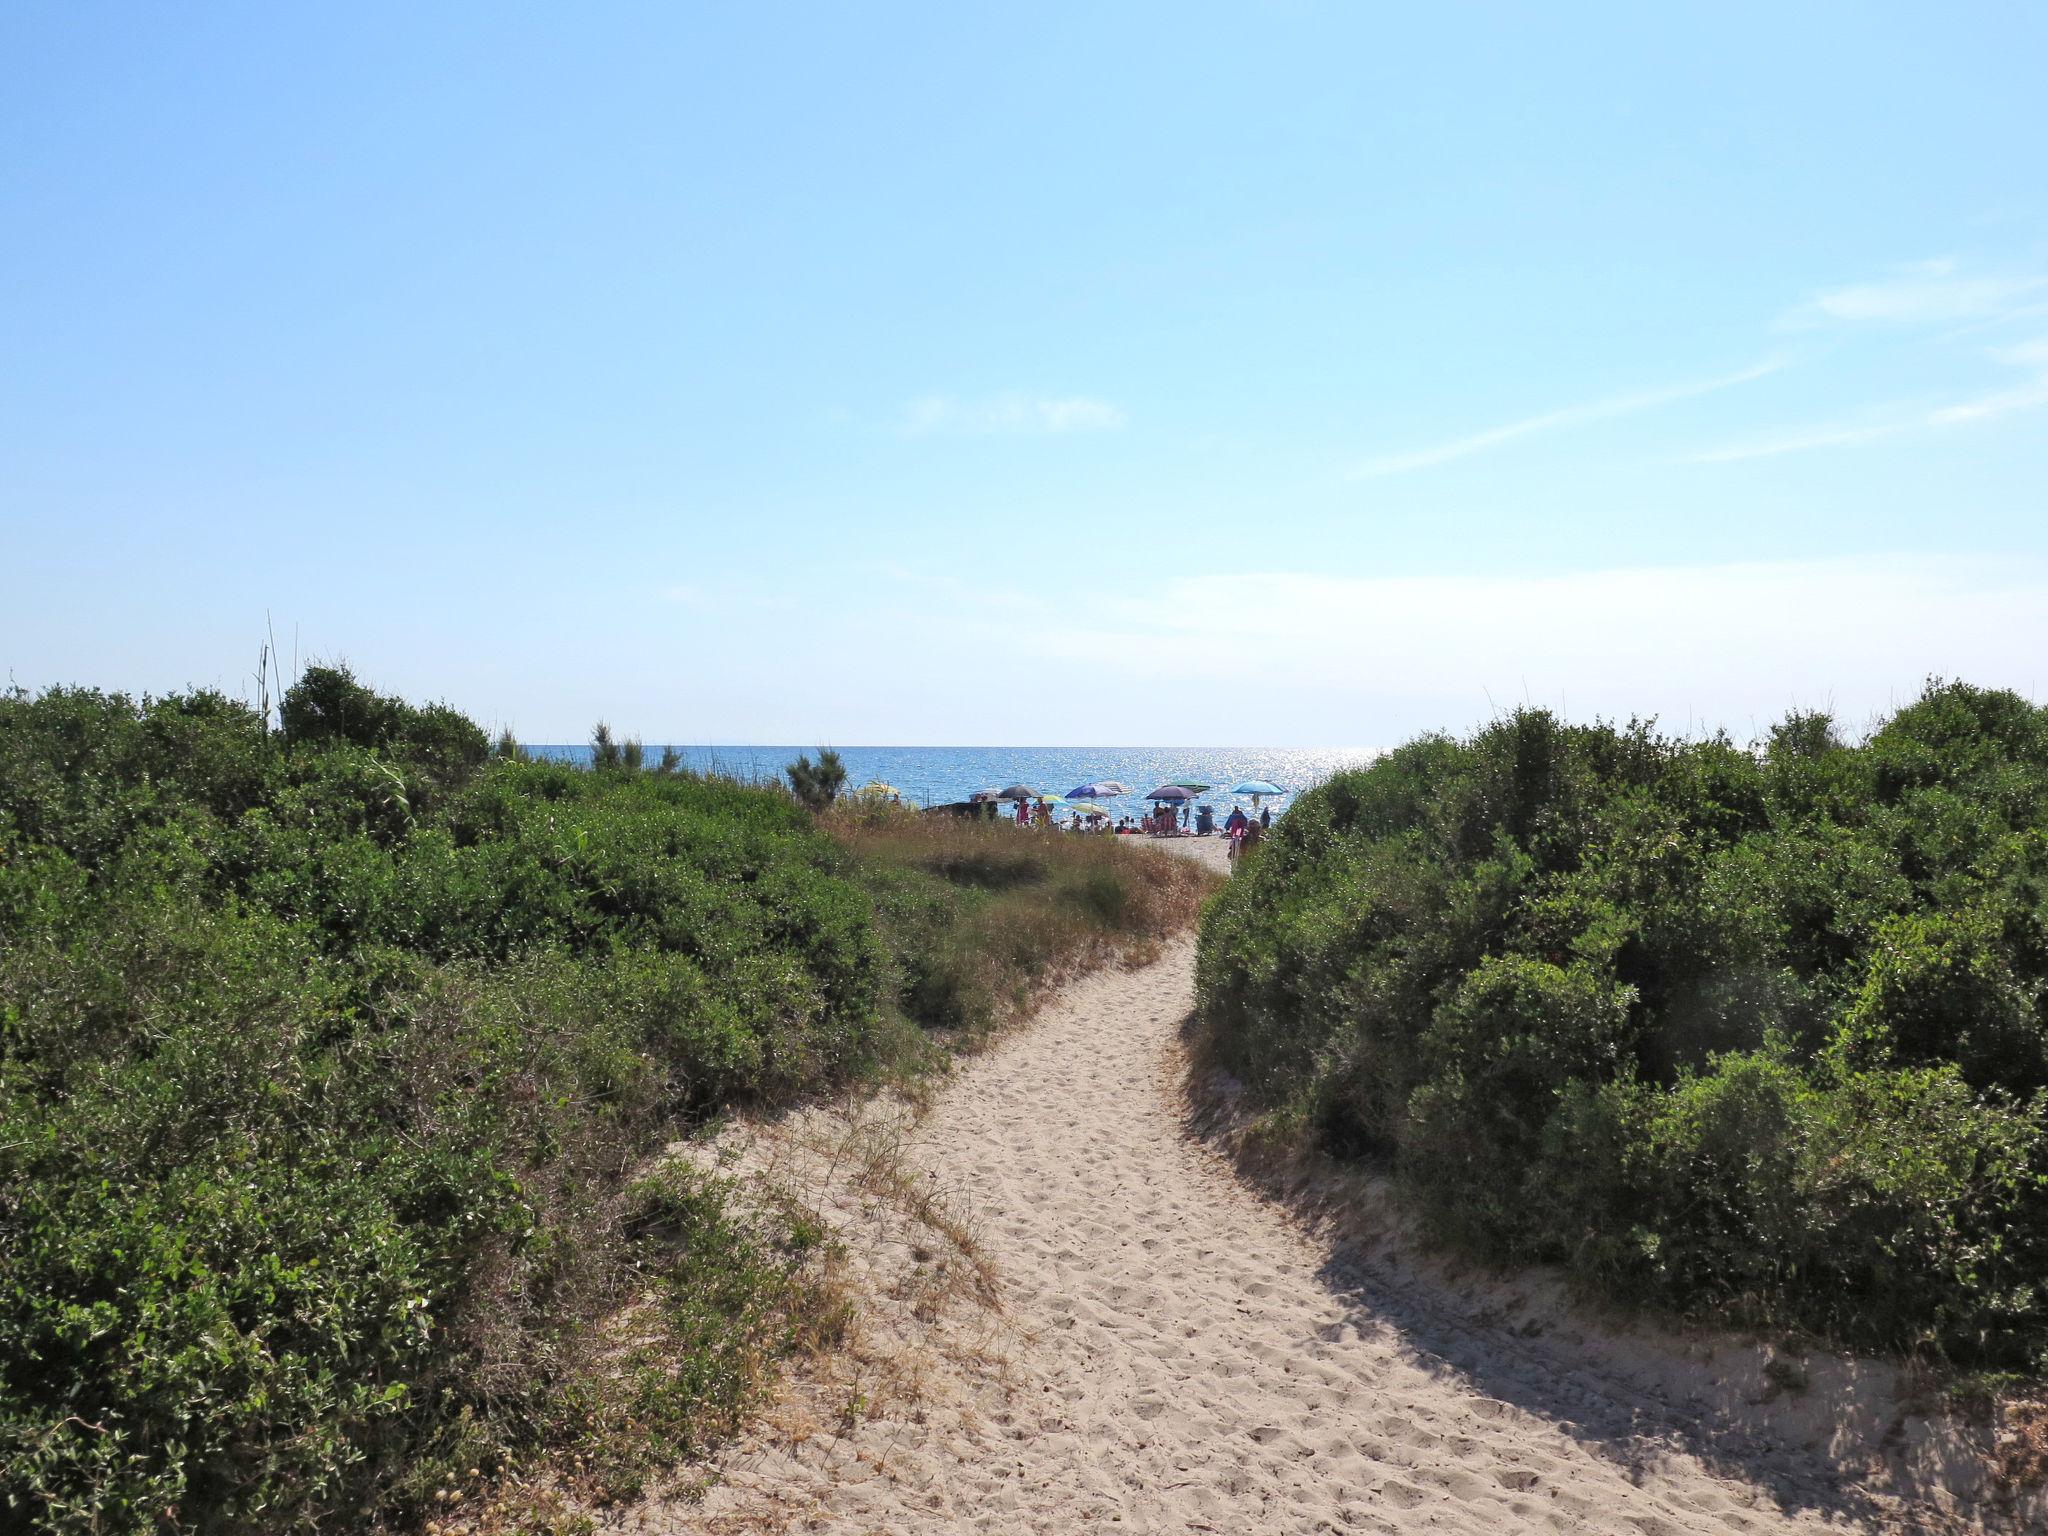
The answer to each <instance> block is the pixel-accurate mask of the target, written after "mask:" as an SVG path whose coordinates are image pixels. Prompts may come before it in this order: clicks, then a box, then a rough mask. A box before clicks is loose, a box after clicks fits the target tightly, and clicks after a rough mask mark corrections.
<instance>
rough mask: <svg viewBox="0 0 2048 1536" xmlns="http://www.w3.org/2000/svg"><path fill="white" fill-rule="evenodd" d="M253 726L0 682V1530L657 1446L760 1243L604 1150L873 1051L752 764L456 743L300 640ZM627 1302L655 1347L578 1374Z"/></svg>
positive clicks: (685, 1408) (175, 706)
mask: <svg viewBox="0 0 2048 1536" xmlns="http://www.w3.org/2000/svg"><path fill="white" fill-rule="evenodd" d="M282 717H283V730H282V732H281V733H273V732H270V731H267V730H266V729H265V726H264V722H263V721H262V720H261V719H260V718H259V717H257V716H256V715H255V714H254V713H252V712H251V711H250V710H248V709H246V708H245V707H243V706H241V705H239V704H236V703H234V702H233V701H230V700H227V699H225V698H222V697H220V696H219V695H216V694H207V693H194V694H189V695H183V696H178V697H173V698H168V699H153V700H145V701H143V702H141V703H135V702H132V701H130V700H129V699H126V698H123V697H120V696H117V695H106V694H100V693H95V692H89V691H81V690H53V691H51V692H48V693H45V694H42V695H40V696H37V697H30V696H27V695H23V694H18V693H17V694H14V695H11V696H5V697H0V1467H4V1472H0V1525H4V1526H7V1527H8V1528H10V1529H11V1528H15V1527H17V1526H18V1525H21V1524H29V1525H33V1526H38V1527H45V1528H49V1529H56V1530H77V1531H87V1530H90V1531H96V1532H97V1531H122V1530H130V1531H141V1530H153V1529H157V1528H158V1527H159V1526H160V1525H161V1526H176V1527H178V1528H185V1527H198V1528H202V1529H243V1530H281V1529H287V1528H292V1527H297V1526H307V1525H314V1524H328V1525H332V1526H337V1527H342V1528H355V1527H356V1526H357V1525H358V1524H360V1523H361V1522H362V1520H363V1519H364V1518H365V1516H366V1514H367V1512H370V1511H379V1512H381V1513H382V1514H384V1515H386V1516H396V1517H401V1518H402V1517H404V1516H406V1515H407V1514H408V1513H411V1512H415V1511H417V1510H419V1509H421V1508H423V1507H425V1506H426V1501H427V1500H428V1499H429V1497H430V1496H431V1494H432V1493H433V1492H434V1491H435V1489H436V1488H437V1486H439V1483H440V1481H441V1479H443V1478H444V1477H448V1476H451V1475H457V1474H459V1475H462V1476H466V1475H467V1469H468V1467H469V1466H470V1465H471V1464H472V1463H475V1464H478V1465H479V1466H480V1468H481V1467H496V1466H502V1465H504V1464H505V1463H506V1461H507V1460H508V1459H513V1458H517V1457H518V1456H520V1455H522V1454H524V1453H525V1452H527V1451H529V1450H532V1449H536V1448H540V1447H545V1446H547V1445H550V1444H554V1445H566V1446H575V1445H578V1444H579V1443H580V1442H581V1441H582V1440H583V1439H585V1438H588V1437H590V1436H592V1435H595V1434H597V1433H598V1432H599V1431H600V1430H601V1429H602V1428H603V1427H604V1425H605V1423H606V1421H607V1419H608V1417H611V1418H616V1417H619V1416H620V1415H622V1414H628V1413H629V1416H630V1418H631V1420H632V1422H633V1423H634V1424H636V1425H639V1426H642V1427H643V1428H658V1429H660V1430H661V1432H662V1434H663V1435H664V1436H665V1437H666V1438H665V1440H664V1442H663V1443H664V1444H665V1445H667V1446H668V1447H669V1448H670V1449H673V1448H674V1447H675V1446H676V1445H679V1444H684V1443H687V1442H688V1440H689V1439H690V1438H691V1437H692V1436H693V1435H695V1434H698V1433H701V1432H704V1431H705V1430H706V1429H708V1428H711V1427H715V1426H716V1425H717V1424H719V1423H721V1422H723V1421H724V1420H725V1419H726V1418H728V1417H729V1416H730V1414H731V1413H732V1412H733V1411H734V1410H735V1409H736V1407H737V1406H738V1405H739V1403H740V1401H741V1400H742V1398H743V1396H744V1392H745V1389H746V1385H747V1381H748V1379H749V1370H750V1369H751V1365H750V1362H752V1361H753V1360H754V1358H755V1356H756V1355H757V1354H758V1352H759V1349H758V1348H757V1346H760V1341H761V1340H762V1339H763V1338H765V1337H766V1333H764V1330H766V1332H767V1333H772V1331H773V1328H774V1326H776V1324H774V1322H773V1320H772V1319H773V1315H776V1314H774V1313H773V1309H772V1308H770V1307H768V1301H769V1300H772V1299H773V1297H774V1296H775V1294H776V1293H777V1287H780V1286H784V1285H787V1284H789V1283H792V1282H791V1281H790V1279H789V1276H790V1269H789V1265H788V1264H787V1263H786V1262H785V1260H784V1257H783V1256H781V1255H779V1254H778V1253H777V1251H776V1250H775V1249H774V1247H773V1245H772V1243H768V1242H766V1240H765V1239H762V1238H758V1237H756V1236H755V1235H751V1234H749V1233H748V1232H746V1231H744V1230H742V1229H741V1227H739V1226H736V1225H735V1224H734V1222H733V1221H732V1220H731V1219H730V1218H729V1217H728V1216H726V1215H725V1214H724V1213H723V1210H722V1206H721V1203H720V1200H719V1197H718V1196H717V1193H716V1191H715V1190H714V1189H711V1188H709V1187H708V1186H707V1187H703V1188H690V1189H677V1188H673V1187H672V1188H670V1189H669V1190H668V1192H667V1193H666V1194H665V1195H664V1196H663V1197H662V1209H663V1210H664V1211H666V1212H667V1213H668V1214H667V1216H666V1217H665V1219H663V1220H661V1221H656V1222H649V1221H645V1220H640V1219H637V1217H636V1212H637V1211H638V1210H640V1208H641V1207H643V1206H644V1205H645V1204H646V1202H647V1200H648V1199H649V1198H650V1197H649V1196H648V1195H647V1194H646V1193H645V1187H644V1186H639V1185H635V1184H633V1182H632V1180H633V1179H634V1178H635V1177H636V1176H637V1174H638V1170H639V1169H640V1166H641V1165H642V1163H643V1162H644V1160H645V1159H646V1157H647V1156H648V1154H649V1153H650V1152H651V1151H652V1150H654V1149H655V1148H657V1147H658V1145H659V1144H660V1143H661V1141H662V1140H663V1139H664V1138H665V1137H666V1136H668V1135H672V1134H673V1131H674V1127H675V1126H676V1124H677V1122H678V1119H679V1117H680V1118H687V1117H688V1116H690V1115H693V1114H697V1113H701V1112H703V1111H705V1110H708V1109H710V1108H713V1107H715V1106H719V1105H723V1104H726V1103H730V1102H733V1101H735V1100H741V1099H747V1098H761V1097H767V1096H779V1095H787V1094H790V1093H793V1092H796V1091H799V1090H802V1089H805V1088H809V1087H813V1086H815V1085H818V1084H820V1083H823V1082H826V1081H828V1080H830V1079H831V1078H833V1077H835V1076H837V1075H841V1074H844V1073H847V1072H849V1071H852V1070H855V1069H857V1068H859V1067H860V1066H861V1065H862V1064H863V1062H864V1060H865V1059H866V1057H867V1056H868V1055H869V1053H871V1052H872V1050H873V1049H874V1047H875V1043H876V1038H877V1029H878V1027H879V1025H880V1024H881V1023H882V1022H883V1020H884V1016H885V1013H886V1011H887V1008H888V1005H889V995H888V994H889V989H890V986H891V981H890V977H891V976H892V974H893V971H892V967H891V963H890V960H889V957H888V956H887V954H886V953H885V952H884V950H883V949H882V947H881V944H880V941H879V939H878V938H877V934H876V930H875V926H874V923H873V920H872V916H871V908H870V903H869V901H868V898H867V896H866V895H865V893H864V892H863V891H862V890H861V889H860V888H859V887H858V886H857V885H856V884H854V883H852V882H851V881H850V880H848V879H847V878H846V877H845V870H844V865H845V862H846V861H845V857H844V855H843V854H842V853H841V852H840V851H839V850H838V849H837V848H836V847H835V846H834V845H833V844H832V843H831V842H830V841H829V840H827V839H826V838H824V837H823V836H821V835H820V834H819V833H818V832H817V830H816V829H815V828H814V827H813V825H812V823H811V819H810V818H809V817H808V816H806V815H805V814H803V812H802V811H801V810H799V809H798V807H797V806H796V805H795V804H794V803H793V802H792V801H791V800H790V799H789V797H788V796H786V795H783V794H780V793H776V792H772V791H763V790H750V789H743V788H739V787H736V786H732V785H728V784H722V783H715V782H705V781H702V780H698V779H694V778H690V777H687V776H684V775H680V774H673V773H670V774H659V775H657V774H631V773H624V772H621V773H608V774H595V773H588V772H579V771H576V770H574V769H570V768H565V767H561V766H550V765H544V764H535V763H528V762H524V761H522V760H520V755H519V754H518V753H517V752H516V751H507V752H504V753H502V754H501V755H500V756H499V757H498V758H497V759H496V760H491V759H490V758H489V754H488V752H487V744H486V740H485V737H484V735H483V733H482V732H480V731H479V730H478V729H477V728H476V727H475V726H474V725H473V724H471V723H470V722H469V721H467V720H465V719H463V718H462V717H461V716H460V715H458V714H456V713H455V712H454V711H452V710H449V709H446V708H445V707H439V706H436V707H432V708H426V709H420V708H415V707H413V706H410V705H406V704H403V703H401V702H399V701H396V700H390V699H385V698H381V697H379V696H378V695H376V694H374V693H372V692H370V691H369V690H367V689H365V688H363V687H361V685H359V684H357V683H356V682H355V681H354V680H353V679H352V678H351V677H349V676H348V674H347V673H346V672H345V671H342V670H339V669H331V670H330V669H315V670H314V671H312V672H310V673H308V674H307V676H306V678H305V680H304V681H303V682H302V683H301V684H299V685H298V686H297V687H295V688H294V689H293V690H292V692H291V693H290V695H289V696H288V697H287V698H286V699H285V701H284V707H283V711H282ZM680 1178H681V1175H671V1184H673V1183H674V1181H675V1180H676V1179H680ZM663 1277H666V1279H664V1278H663ZM686 1282H687V1283H686ZM650 1288H651V1289H652V1290H653V1291H654V1292H655V1293H656V1294H657V1296H658V1297H659V1296H665V1297H667V1298H668V1302H669V1304H668V1305H667V1306H666V1308H665V1310H662V1309H657V1311H658V1313H659V1315H660V1316H664V1317H666V1318H667V1319H668V1320H669V1330H670V1331H669V1334H668V1336H667V1338H666V1348H665V1349H664V1350H663V1351H662V1354H663V1359H662V1360H661V1362H660V1364H659V1368H658V1369H652V1370H650V1371H648V1372H644V1373H642V1375H641V1377H640V1378H639V1380H638V1383H637V1385H634V1384H632V1383H630V1382H626V1381H625V1379H624V1378H621V1377H619V1376H618V1374H617V1371H616V1369H614V1370H613V1371H612V1373H611V1376H610V1377H607V1375H606V1373H605V1372H602V1371H600V1372H596V1373H593V1372H592V1371H591V1370H590V1369H588V1367H589V1366H590V1363H591V1360H592V1358H593V1355H594V1353H596V1352H597V1351H598V1350H599V1346H600V1342H601V1341H599V1340H598V1339H596V1338H595V1337H594V1334H593V1327H594V1325H595V1323H596V1320H597V1319H599V1318H601V1317H602V1316H603V1315H604V1314H605V1313H606V1311H607V1310H609V1309H613V1308H615V1307H616V1306H618V1305H619V1304H620V1303H621V1302H623V1301H624V1300H626V1299H627V1298H628V1297H629V1295H633V1294H640V1293H644V1292H646V1291H648V1290H649V1289H650ZM636 1326H643V1327H644V1328H645V1329H647V1330H652V1331H654V1332H656V1333H659V1331H660V1328H659V1325H658V1324H657V1323H655V1322H646V1323H645V1324H644V1325H636ZM761 1347H765V1346H761ZM608 1380H610V1381H611V1386H607V1381H608ZM613 1388H617V1389H618V1390H621V1391H625V1390H629V1389H630V1391H632V1392H633V1393H635V1394H638V1395H637V1396H636V1397H635V1398H634V1400H633V1402H632V1405H631V1407H630V1411H628V1410H626V1409H620V1410H618V1411H617V1412H614V1411H613V1408H612V1407H608V1406H607V1403H608V1399H607V1395H606V1394H607V1392H608V1391H611V1390H612V1389H613ZM606 1443H607V1444H609V1443H610V1442H606Z"/></svg>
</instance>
